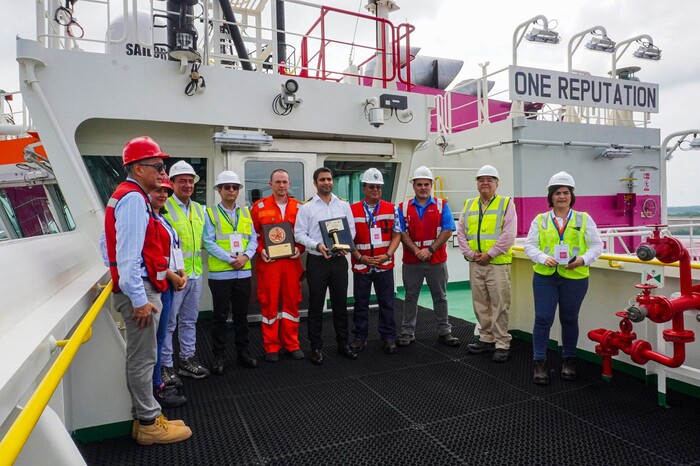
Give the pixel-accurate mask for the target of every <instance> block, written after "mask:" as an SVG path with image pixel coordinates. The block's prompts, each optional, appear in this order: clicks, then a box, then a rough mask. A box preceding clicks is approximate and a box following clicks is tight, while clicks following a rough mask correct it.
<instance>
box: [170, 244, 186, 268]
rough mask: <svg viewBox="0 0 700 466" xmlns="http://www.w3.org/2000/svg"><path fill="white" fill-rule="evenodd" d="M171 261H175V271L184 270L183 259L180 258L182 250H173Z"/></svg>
mask: <svg viewBox="0 0 700 466" xmlns="http://www.w3.org/2000/svg"><path fill="white" fill-rule="evenodd" d="M173 259H174V260H175V268H176V269H177V270H184V269H185V258H184V257H182V249H180V248H173Z"/></svg>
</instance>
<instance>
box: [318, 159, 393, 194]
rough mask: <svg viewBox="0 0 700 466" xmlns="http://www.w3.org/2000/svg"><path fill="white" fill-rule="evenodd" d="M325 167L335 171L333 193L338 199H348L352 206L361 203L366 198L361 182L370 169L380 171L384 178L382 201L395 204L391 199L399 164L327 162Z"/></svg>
mask: <svg viewBox="0 0 700 466" xmlns="http://www.w3.org/2000/svg"><path fill="white" fill-rule="evenodd" d="M323 166H324V167H328V168H330V169H331V170H333V193H334V194H335V195H336V196H338V197H342V198H345V199H347V200H348V202H349V203H350V204H352V203H355V202H359V201H361V200H362V199H364V197H365V196H364V194H363V193H362V183H361V182H360V179H361V178H362V174H363V173H364V172H365V170H367V169H368V168H376V169H378V170H379V171H380V172H381V173H382V177H383V178H384V185H383V186H382V199H383V200H385V201H387V202H394V201H392V199H391V197H392V195H393V193H394V184H395V183H394V181H395V179H396V167H397V164H395V163H377V162H370V161H367V162H354V161H353V162H348V161H340V160H326V161H325V163H324V164H323Z"/></svg>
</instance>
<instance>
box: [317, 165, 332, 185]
mask: <svg viewBox="0 0 700 466" xmlns="http://www.w3.org/2000/svg"><path fill="white" fill-rule="evenodd" d="M321 173H330V174H331V177H333V170H331V169H330V168H328V167H318V168H317V169H316V170H314V183H315V182H317V181H318V175H320V174H321Z"/></svg>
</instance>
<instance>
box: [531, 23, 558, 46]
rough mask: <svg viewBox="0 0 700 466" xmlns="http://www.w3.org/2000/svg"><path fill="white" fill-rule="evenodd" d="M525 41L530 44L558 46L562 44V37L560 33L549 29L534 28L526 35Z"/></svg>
mask: <svg viewBox="0 0 700 466" xmlns="http://www.w3.org/2000/svg"><path fill="white" fill-rule="evenodd" d="M525 39H527V40H529V41H530V42H541V43H544V44H558V43H559V42H561V36H560V35H559V33H558V32H556V31H552V30H551V29H549V28H544V29H539V28H536V27H533V28H532V29H530V32H528V33H527V34H525Z"/></svg>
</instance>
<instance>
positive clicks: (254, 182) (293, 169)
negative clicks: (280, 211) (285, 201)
mask: <svg viewBox="0 0 700 466" xmlns="http://www.w3.org/2000/svg"><path fill="white" fill-rule="evenodd" d="M278 168H281V169H283V170H287V173H289V184H290V187H289V191H288V192H289V195H290V196H291V197H294V198H296V199H299V200H300V201H303V200H304V164H303V163H301V162H288V161H272V162H271V161H269V160H265V161H264V162H262V161H259V160H248V161H247V162H245V167H244V170H245V180H244V181H243V184H244V186H245V203H246V204H247V205H249V206H252V205H253V204H254V203H255V201H257V200H258V199H262V198H263V197H267V196H270V195H271V194H272V188H271V187H270V175H271V174H272V172H273V171H274V170H277V169H278Z"/></svg>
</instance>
